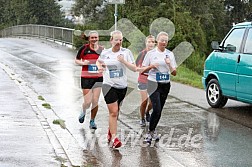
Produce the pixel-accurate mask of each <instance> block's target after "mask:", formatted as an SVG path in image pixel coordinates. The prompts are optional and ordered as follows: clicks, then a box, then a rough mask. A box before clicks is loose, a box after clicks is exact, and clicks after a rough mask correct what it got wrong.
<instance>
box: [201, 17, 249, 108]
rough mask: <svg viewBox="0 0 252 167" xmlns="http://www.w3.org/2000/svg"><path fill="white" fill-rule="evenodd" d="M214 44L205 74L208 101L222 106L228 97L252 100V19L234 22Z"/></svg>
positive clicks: (203, 79)
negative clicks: (223, 36)
mask: <svg viewBox="0 0 252 167" xmlns="http://www.w3.org/2000/svg"><path fill="white" fill-rule="evenodd" d="M212 48H213V49H214V51H213V52H212V53H211V54H210V55H209V56H208V58H207V59H206V61H205V66H204V74H203V77H202V83H203V85H204V88H205V90H206V98H207V102H208V104H209V105H210V106H211V107H213V108H221V107H224V106H225V104H226V103H227V100H228V99H234V100H238V101H242V102H246V103H251V104H252V23H251V22H243V23H239V24H236V25H234V26H233V28H232V29H231V30H230V31H229V32H228V34H227V35H226V37H225V38H224V39H223V41H222V42H221V43H220V44H218V42H212Z"/></svg>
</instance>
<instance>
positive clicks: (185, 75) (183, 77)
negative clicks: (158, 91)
mask: <svg viewBox="0 0 252 167" xmlns="http://www.w3.org/2000/svg"><path fill="white" fill-rule="evenodd" d="M201 78H202V76H201V75H199V74H198V73H196V72H194V71H192V70H190V69H188V68H186V67H184V66H183V65H182V66H179V67H178V68H177V75H176V76H175V77H174V76H172V77H171V80H172V81H175V82H179V83H182V84H186V85H190V86H193V87H196V88H200V89H203V85H202V82H201Z"/></svg>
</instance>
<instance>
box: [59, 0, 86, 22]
mask: <svg viewBox="0 0 252 167" xmlns="http://www.w3.org/2000/svg"><path fill="white" fill-rule="evenodd" d="M55 1H56V2H57V3H58V4H59V5H60V6H61V11H62V12H63V13H64V14H65V18H66V19H68V20H71V21H73V22H74V23H75V24H84V19H83V16H74V14H73V12H72V7H73V5H74V4H75V0H55Z"/></svg>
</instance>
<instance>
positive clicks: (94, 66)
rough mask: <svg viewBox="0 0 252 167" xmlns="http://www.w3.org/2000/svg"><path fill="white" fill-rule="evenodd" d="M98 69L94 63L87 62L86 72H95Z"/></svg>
mask: <svg viewBox="0 0 252 167" xmlns="http://www.w3.org/2000/svg"><path fill="white" fill-rule="evenodd" d="M97 71H98V67H97V66H96V64H89V65H88V72H89V73H97Z"/></svg>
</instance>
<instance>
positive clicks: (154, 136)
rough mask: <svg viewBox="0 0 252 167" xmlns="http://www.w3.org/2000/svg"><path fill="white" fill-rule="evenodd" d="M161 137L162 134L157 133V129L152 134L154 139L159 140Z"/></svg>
mask: <svg viewBox="0 0 252 167" xmlns="http://www.w3.org/2000/svg"><path fill="white" fill-rule="evenodd" d="M159 139H160V135H158V134H157V132H156V131H155V132H154V133H153V135H152V140H155V141H158V140H159Z"/></svg>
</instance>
